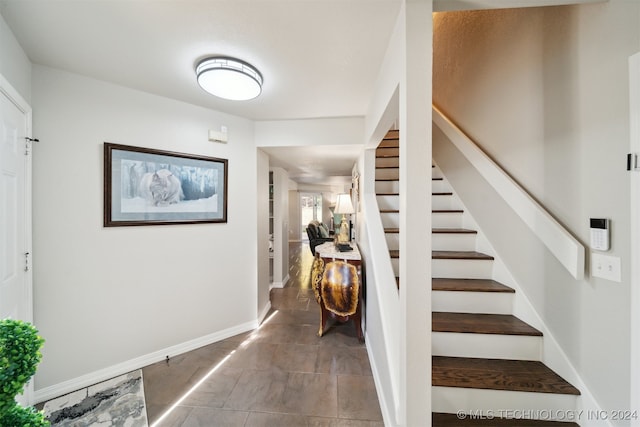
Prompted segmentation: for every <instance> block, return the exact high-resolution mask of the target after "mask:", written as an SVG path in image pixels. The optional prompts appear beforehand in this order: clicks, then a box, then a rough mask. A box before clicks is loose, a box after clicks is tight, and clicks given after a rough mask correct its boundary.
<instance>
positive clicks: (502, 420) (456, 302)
mask: <svg viewBox="0 0 640 427" xmlns="http://www.w3.org/2000/svg"><path fill="white" fill-rule="evenodd" d="M432 170H433V173H432V180H433V185H432V187H433V190H432V191H433V193H432V209H433V210H432V225H433V230H432V233H433V234H432V274H433V279H432V308H433V313H432V327H433V334H432V344H431V345H432V353H433V360H432V386H433V391H432V408H433V411H434V413H433V426H434V427H442V426H514V425H518V426H523V427H526V426H558V427H561V426H577V424H575V423H571V422H560V421H553V420H551V419H552V418H556V417H555V416H554V414H556V416H558V415H559V416H562V414H563V413H565V412H566V411H567V410H569V409H573V408H575V407H576V400H577V396H578V395H580V392H579V391H578V390H577V389H576V388H575V387H573V386H572V385H571V384H569V383H568V382H566V381H565V380H564V379H562V378H561V377H560V376H559V375H557V374H556V373H555V372H553V371H552V370H551V369H549V368H548V367H547V366H546V365H544V364H543V363H542V362H541V361H540V360H539V359H540V356H541V354H542V340H543V339H544V338H543V336H542V333H541V332H540V331H539V330H537V329H536V328H534V327H532V326H530V325H528V324H527V323H525V322H523V321H522V320H520V319H518V318H517V317H515V316H513V315H512V314H511V313H512V307H513V298H514V295H515V291H514V290H513V289H512V288H510V287H508V286H505V285H504V284H501V283H498V282H496V281H495V280H493V279H492V277H493V264H494V258H493V256H491V255H489V254H485V253H481V252H477V251H476V247H477V243H476V240H477V231H476V230H474V229H465V228H463V223H465V222H469V221H464V219H463V218H464V215H465V213H464V211H463V209H461V206H462V205H461V203H460V202H459V201H458V200H457V197H456V196H455V194H454V193H453V191H452V189H451V187H450V186H449V185H448V183H447V181H446V179H445V177H444V176H443V175H442V174H441V172H440V170H439V169H438V168H437V167H435V166H433V167H432ZM399 190H400V189H399V134H398V131H396V130H392V131H389V132H388V133H387V135H386V136H385V138H384V139H383V141H382V142H381V143H380V145H379V146H378V148H377V150H376V198H377V201H378V206H379V208H380V215H381V219H382V224H383V226H384V229H385V237H386V241H387V245H388V248H389V255H390V258H391V262H392V264H393V268H394V271H395V273H396V285H397V286H398V288H399V287H400V286H402V285H401V278H400V277H398V271H399V263H398V260H399V257H400V251H399V247H400V246H399V235H400V232H401V230H400V229H399V210H398V206H399ZM459 411H462V413H464V414H465V416H464V417H462V416H459V415H458V414H459ZM563 411H565V412H563ZM524 418H526V419H524ZM515 419H517V422H516V421H515Z"/></svg>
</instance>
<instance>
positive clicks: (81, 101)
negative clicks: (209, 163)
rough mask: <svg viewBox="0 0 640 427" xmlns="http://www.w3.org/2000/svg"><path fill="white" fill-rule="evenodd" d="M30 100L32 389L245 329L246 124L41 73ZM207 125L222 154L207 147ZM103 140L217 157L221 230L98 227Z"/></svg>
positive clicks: (252, 155)
mask: <svg viewBox="0 0 640 427" xmlns="http://www.w3.org/2000/svg"><path fill="white" fill-rule="evenodd" d="M32 98H33V109H34V120H33V126H34V135H37V137H38V138H39V139H40V143H39V144H38V145H37V146H36V147H34V155H33V157H34V161H33V170H34V172H33V183H34V184H33V187H34V188H33V190H34V200H33V207H34V213H33V222H34V233H33V234H34V258H33V261H34V294H35V310H34V312H35V323H36V324H37V325H38V327H39V329H40V332H41V334H42V336H43V337H44V338H45V339H46V344H45V346H44V349H43V355H44V357H43V361H42V364H41V365H40V367H39V370H38V373H37V375H36V391H37V390H39V389H43V388H46V387H51V386H55V385H56V384H59V383H61V382H65V381H69V380H72V379H74V378H78V377H82V376H84V375H89V374H91V373H93V372H96V371H99V370H101V369H108V368H109V367H112V366H117V365H118V364H120V363H123V362H125V361H129V360H132V359H134V358H140V357H144V356H145V355H148V354H152V353H154V352H157V351H161V350H163V349H165V348H167V347H170V346H174V345H176V344H180V343H184V342H187V341H190V340H194V339H200V338H202V337H206V336H211V334H214V335H215V334H216V333H220V332H221V331H222V332H224V331H229V330H231V329H233V328H237V327H238V326H239V325H240V326H243V327H244V328H245V329H247V328H250V327H252V326H253V325H254V323H255V320H256V318H257V310H256V304H257V295H256V289H257V277H256V276H257V268H256V266H257V259H256V257H257V254H258V249H257V240H256V235H257V217H256V215H257V212H258V209H257V206H256V191H257V188H256V185H257V182H258V178H257V176H256V170H257V160H256V149H255V145H254V143H253V137H254V135H253V125H252V122H250V121H248V120H245V119H241V118H238V117H234V116H230V115H225V114H222V113H217V112H214V111H211V110H207V109H204V108H200V107H196V106H192V105H188V104H184V103H181V102H177V101H173V100H170V99H166V98H161V97H158V96H154V95H150V94H146V93H143V92H138V91H134V90H131V89H128V88H124V87H120V86H116V85H113V84H108V83H104V82H100V81H96V80H92V79H88V78H85V77H81V76H78V75H74V74H69V73H66V72H63V71H58V70H54V69H49V68H44V67H41V66H34V69H33V97H32ZM220 123H225V124H226V125H227V126H228V127H229V128H230V134H231V133H232V134H233V135H234V138H233V140H230V141H229V143H228V144H214V143H211V142H208V141H207V130H208V129H211V128H215V127H216V126H218V125H219V124H220ZM231 130H232V131H233V132H231ZM105 141H107V142H113V143H121V144H128V145H136V146H142V147H151V148H157V149H162V150H171V151H177V152H184V153H193V154H199V155H205V156H214V157H220V158H225V159H228V160H229V164H228V212H227V215H228V222H227V223H225V224H199V225H171V226H147V227H115V228H103V226H102V215H103V206H102V204H103V203H102V197H103V170H102V169H103V168H102V161H103V142H105ZM265 256H266V248H265ZM263 299H264V297H262V300H263Z"/></svg>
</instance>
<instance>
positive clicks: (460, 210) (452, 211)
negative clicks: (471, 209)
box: [431, 209, 464, 213]
mask: <svg viewBox="0 0 640 427" xmlns="http://www.w3.org/2000/svg"><path fill="white" fill-rule="evenodd" d="M463 212H464V211H463V210H462V209H434V210H432V211H431V213H463Z"/></svg>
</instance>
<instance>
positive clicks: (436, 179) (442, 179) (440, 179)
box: [431, 178, 444, 181]
mask: <svg viewBox="0 0 640 427" xmlns="http://www.w3.org/2000/svg"><path fill="white" fill-rule="evenodd" d="M431 181H444V178H431Z"/></svg>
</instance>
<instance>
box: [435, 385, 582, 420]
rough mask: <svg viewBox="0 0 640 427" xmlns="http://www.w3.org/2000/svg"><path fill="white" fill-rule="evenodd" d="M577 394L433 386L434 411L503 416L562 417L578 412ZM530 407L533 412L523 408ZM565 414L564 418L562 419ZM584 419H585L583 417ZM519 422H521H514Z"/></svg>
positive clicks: (574, 414) (528, 408) (557, 418)
mask: <svg viewBox="0 0 640 427" xmlns="http://www.w3.org/2000/svg"><path fill="white" fill-rule="evenodd" d="M576 404H577V396H573V395H565V394H552V393H531V392H524V391H503V390H482V389H473V388H458V387H432V395H431V405H432V407H431V409H432V411H433V412H445V413H450V414H456V413H458V412H459V411H463V412H465V413H467V414H478V415H484V416H485V417H486V416H488V415H493V416H494V417H496V418H498V417H503V418H520V419H522V418H527V417H528V418H536V419H542V418H546V419H547V420H549V419H554V420H559V421H579V420H575V419H573V420H571V419H567V418H566V417H567V416H576V413H574V412H573V411H571V410H572V409H574V408H576ZM523 411H529V412H523ZM562 418H564V419H562ZM583 421H584V420H583ZM514 425H517V423H514Z"/></svg>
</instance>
